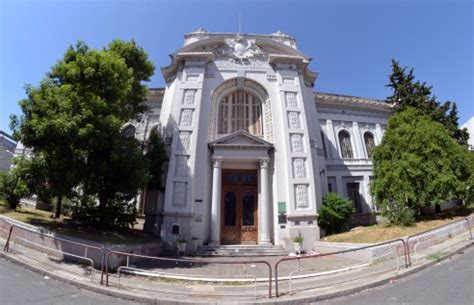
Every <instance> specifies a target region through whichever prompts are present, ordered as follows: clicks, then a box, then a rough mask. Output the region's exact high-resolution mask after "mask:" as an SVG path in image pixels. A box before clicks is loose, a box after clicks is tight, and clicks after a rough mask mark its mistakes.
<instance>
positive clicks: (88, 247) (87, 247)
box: [3, 220, 105, 285]
mask: <svg viewBox="0 0 474 305" xmlns="http://www.w3.org/2000/svg"><path fill="white" fill-rule="evenodd" d="M5 221H6V222H7V223H9V224H10V229H9V230H8V236H7V241H6V243H5V247H4V248H3V250H4V251H5V252H8V251H9V250H10V242H11V240H12V236H13V238H15V235H14V234H13V233H14V229H16V230H23V231H27V232H30V233H33V234H36V235H38V236H41V237H45V238H49V239H51V240H53V241H59V242H62V243H66V244H69V245H75V246H79V247H84V255H82V256H81V255H77V254H73V253H68V252H65V251H62V250H58V249H54V248H51V247H46V246H43V245H41V247H44V248H48V249H49V250H52V251H54V252H57V253H62V254H63V255H65V256H70V257H75V258H79V259H83V260H88V261H89V260H90V261H92V265H93V264H94V261H93V260H92V258H90V257H88V254H89V253H88V252H89V251H90V250H94V251H98V252H99V254H100V257H101V262H100V269H101V275H100V284H101V285H102V284H103V278H104V261H105V251H104V249H102V248H100V247H97V246H92V245H88V244H85V243H81V242H77V241H72V240H68V239H64V238H61V237H57V236H51V235H50V234H46V233H42V232H37V231H35V230H33V229H30V228H27V227H23V226H20V225H17V224H14V223H11V222H8V221H7V220H5ZM16 238H19V237H16ZM21 239H22V240H23V241H24V240H26V239H24V238H21ZM30 243H33V242H31V241H30Z"/></svg>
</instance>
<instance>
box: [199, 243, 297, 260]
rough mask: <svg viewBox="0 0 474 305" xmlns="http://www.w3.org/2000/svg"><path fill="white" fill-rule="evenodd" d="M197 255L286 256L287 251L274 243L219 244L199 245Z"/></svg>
mask: <svg viewBox="0 0 474 305" xmlns="http://www.w3.org/2000/svg"><path fill="white" fill-rule="evenodd" d="M195 255H197V256H236V257H238V256H286V255H288V253H287V252H286V251H285V249H284V248H283V247H281V246H274V245H221V246H201V247H199V248H198V249H197V251H196V254H195Z"/></svg>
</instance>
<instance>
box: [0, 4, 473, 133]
mask: <svg viewBox="0 0 474 305" xmlns="http://www.w3.org/2000/svg"><path fill="white" fill-rule="evenodd" d="M239 12H240V13H241V15H242V32H252V33H264V34H268V33H273V32H276V31H277V30H281V31H283V32H284V33H288V34H290V35H292V36H293V37H295V38H296V39H297V43H298V47H299V49H300V50H302V51H303V52H304V53H306V54H307V55H309V56H310V57H312V58H313V62H312V64H311V68H312V70H315V71H319V72H320V75H319V78H318V80H317V81H316V85H315V87H314V90H315V91H323V92H333V93H340V94H348V95H356V96H364V97H372V98H380V99H383V98H385V97H386V96H388V95H389V93H390V91H389V89H388V88H386V87H385V84H387V80H388V75H389V74H390V60H391V58H396V59H398V60H399V61H400V62H401V64H403V65H407V66H410V67H413V68H414V69H415V75H416V76H417V78H418V79H420V80H423V81H426V82H427V83H428V84H430V85H432V86H433V92H434V93H435V94H436V96H437V97H438V98H439V99H440V100H442V101H446V100H452V101H456V102H457V103H458V107H459V113H460V117H461V119H460V123H463V122H464V121H466V120H467V119H468V118H469V117H470V116H472V115H474V109H473V108H474V106H473V104H474V98H473V90H474V89H473V88H474V81H473V80H474V79H473V74H474V73H473V70H474V67H473V2H472V1H470V0H431V1H428V0H420V1H417V0H398V1H395V0H391V1H383V0H378V1H377V0H372V1H369V0H352V1H349V0H347V1H338V0H333V1H309V0H306V1H296V0H294V1H291V0H285V1H282V0H277V1H250V0H249V1H223V0H222V1H217V0H216V1H150V0H148V1H146V0H142V1H140V0H128V1H106V0H101V1H100V0H98V1H79V0H75V1H67V0H61V1H59V0H41V1H34V0H29V1H22V0H0V129H2V130H6V131H9V129H8V123H9V119H8V117H9V115H10V113H17V114H18V113H19V112H20V109H19V107H18V104H17V103H18V100H20V99H22V98H24V97H25V93H24V89H23V86H24V84H33V85H37V84H38V83H39V81H40V80H41V79H42V78H43V77H44V75H45V73H46V72H47V71H48V70H49V69H50V67H51V66H52V65H53V64H54V63H55V62H56V61H57V60H58V59H59V58H61V57H62V55H63V54H64V52H65V50H66V48H67V47H68V46H69V45H70V44H74V43H75V42H76V41H77V40H83V41H85V42H86V43H87V44H89V46H92V47H95V48H102V47H104V46H105V45H107V43H108V42H109V41H111V40H112V39H114V38H121V39H132V38H133V39H135V40H136V41H137V42H138V43H139V44H140V45H141V46H142V47H143V48H144V49H145V50H146V51H147V52H148V53H149V56H150V58H151V60H152V61H153V62H154V63H155V65H156V67H157V68H158V69H157V70H156V72H155V76H154V77H153V79H152V81H151V82H150V83H149V86H151V87H162V86H163V85H164V81H163V77H162V75H161V73H160V70H159V67H161V66H166V65H167V64H168V63H169V57H168V54H170V53H172V52H173V51H175V50H176V49H178V48H179V47H180V46H181V45H182V42H183V35H184V34H185V33H187V32H191V31H193V30H195V29H197V28H198V27H203V28H205V29H207V30H208V31H214V32H236V31H237V30H238V15H239Z"/></svg>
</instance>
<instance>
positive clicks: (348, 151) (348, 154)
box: [339, 130, 354, 159]
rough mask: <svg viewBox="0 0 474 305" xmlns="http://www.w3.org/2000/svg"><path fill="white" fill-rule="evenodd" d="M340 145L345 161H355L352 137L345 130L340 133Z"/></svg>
mask: <svg viewBox="0 0 474 305" xmlns="http://www.w3.org/2000/svg"><path fill="white" fill-rule="evenodd" d="M339 145H340V146H341V155H342V158H343V159H353V158H354V154H353V153H352V144H351V135H350V134H349V133H348V132H347V131H346V130H343V131H341V132H339Z"/></svg>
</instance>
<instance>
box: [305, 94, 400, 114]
mask: <svg viewBox="0 0 474 305" xmlns="http://www.w3.org/2000/svg"><path fill="white" fill-rule="evenodd" d="M313 96H314V100H315V103H316V107H318V111H320V110H319V108H321V107H323V108H329V109H343V110H350V109H352V110H359V111H373V112H379V113H385V114H387V115H390V114H391V113H392V112H393V111H394V108H395V107H394V105H392V104H388V103H386V102H384V101H382V100H377V99H371V98H362V97H357V96H348V95H340V94H333V93H321V92H315V93H313Z"/></svg>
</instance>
